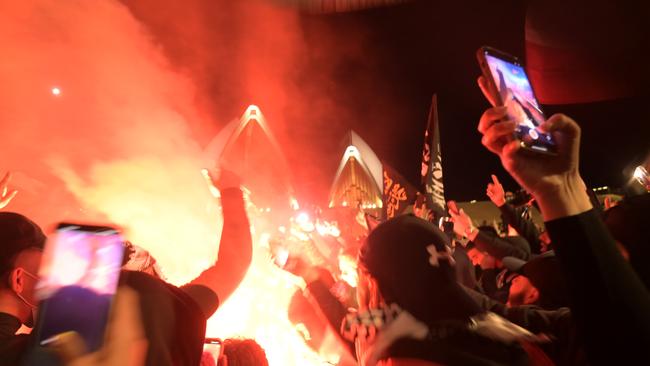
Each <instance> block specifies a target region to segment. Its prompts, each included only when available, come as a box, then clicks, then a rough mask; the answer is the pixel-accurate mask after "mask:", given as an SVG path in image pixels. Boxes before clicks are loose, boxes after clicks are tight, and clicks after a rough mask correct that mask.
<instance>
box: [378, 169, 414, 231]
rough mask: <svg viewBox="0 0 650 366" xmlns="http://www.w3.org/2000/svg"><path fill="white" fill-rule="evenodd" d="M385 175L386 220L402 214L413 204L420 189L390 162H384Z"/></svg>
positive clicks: (384, 200)
mask: <svg viewBox="0 0 650 366" xmlns="http://www.w3.org/2000/svg"><path fill="white" fill-rule="evenodd" d="M382 165H383V171H384V173H383V175H384V192H383V197H382V199H383V202H384V217H385V218H386V220H388V219H392V218H393V217H395V216H397V215H399V214H401V213H402V212H403V211H404V210H405V209H406V208H408V207H409V206H411V205H413V203H414V202H415V199H416V198H417V195H418V190H417V189H416V188H415V187H413V185H412V184H410V183H409V182H408V181H407V180H406V179H404V177H403V176H402V175H401V174H399V173H398V172H397V171H396V170H395V169H393V168H391V167H390V166H389V165H388V164H386V163H384V162H382Z"/></svg>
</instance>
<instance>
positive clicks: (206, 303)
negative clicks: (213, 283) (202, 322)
mask: <svg viewBox="0 0 650 366" xmlns="http://www.w3.org/2000/svg"><path fill="white" fill-rule="evenodd" d="M180 289H181V290H182V291H183V292H185V293H186V294H187V296H189V297H191V298H192V300H194V302H196V304H197V305H198V306H199V308H201V312H203V315H204V316H205V318H206V319H208V318H210V317H211V316H212V314H214V312H215V311H217V308H219V297H218V296H217V294H216V293H214V291H212V290H211V289H210V288H208V287H206V286H203V285H191V284H190V285H185V286H182V287H180Z"/></svg>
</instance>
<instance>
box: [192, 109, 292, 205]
mask: <svg viewBox="0 0 650 366" xmlns="http://www.w3.org/2000/svg"><path fill="white" fill-rule="evenodd" d="M204 156H205V164H206V166H208V167H216V166H219V165H222V166H225V167H226V168H228V169H230V170H232V171H234V172H235V173H237V174H238V175H239V176H240V177H241V178H242V183H243V185H244V187H246V189H247V190H248V191H249V192H250V198H251V200H252V202H253V203H254V204H255V205H256V206H257V207H258V208H261V209H267V208H268V209H271V208H273V209H281V210H283V209H289V207H290V202H291V198H292V196H293V188H292V185H291V182H290V171H289V166H288V164H287V162H286V159H285V157H284V154H283V153H282V150H281V149H280V145H279V144H278V142H277V141H276V140H275V138H274V137H273V134H272V133H271V131H270V129H269V127H268V125H267V124H266V120H265V119H264V116H263V115H262V113H261V112H260V110H259V108H258V107H256V106H250V107H248V108H247V109H246V112H245V113H244V114H243V115H242V117H241V118H240V119H237V120H234V121H232V122H231V123H229V124H228V125H227V126H225V127H224V128H223V129H222V130H221V132H219V134H218V135H217V136H216V137H215V138H214V139H213V140H212V141H211V142H210V144H209V145H208V147H207V148H206V149H205V154H204Z"/></svg>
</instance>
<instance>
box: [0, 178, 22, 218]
mask: <svg viewBox="0 0 650 366" xmlns="http://www.w3.org/2000/svg"><path fill="white" fill-rule="evenodd" d="M10 179H11V173H9V172H7V173H6V174H5V176H4V177H3V178H2V180H0V210H1V209H3V208H5V207H7V205H8V204H9V202H11V200H12V199H14V197H16V195H17V194H18V191H17V190H15V189H13V190H11V191H10V190H9V187H8V186H9V180H10Z"/></svg>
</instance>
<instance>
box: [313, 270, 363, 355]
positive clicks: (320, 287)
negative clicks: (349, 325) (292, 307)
mask: <svg viewBox="0 0 650 366" xmlns="http://www.w3.org/2000/svg"><path fill="white" fill-rule="evenodd" d="M307 291H309V294H310V295H311V296H312V298H313V299H314V300H315V301H316V303H317V305H318V307H319V308H320V310H321V312H322V313H323V315H324V316H325V318H327V321H328V323H329V324H330V325H331V326H332V328H334V332H335V333H336V334H337V335H338V336H339V339H340V340H341V342H343V343H344V344H345V345H346V346H347V347H348V350H349V351H350V354H351V355H353V356H356V350H355V346H354V343H353V342H350V341H348V340H346V339H345V338H343V337H342V336H341V332H340V329H341V324H342V323H343V319H345V316H346V315H347V313H348V311H347V309H346V308H345V306H344V305H343V304H342V303H341V302H340V301H339V299H337V298H336V296H334V295H333V294H332V293H331V292H330V290H329V288H327V286H326V285H325V283H324V282H323V281H320V280H316V281H313V282H311V283H309V284H307Z"/></svg>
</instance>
